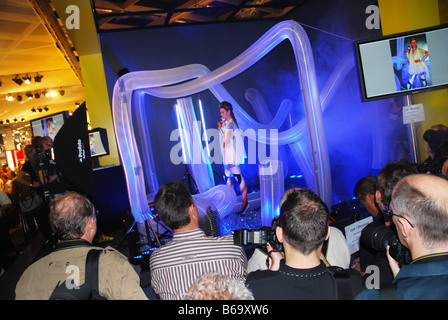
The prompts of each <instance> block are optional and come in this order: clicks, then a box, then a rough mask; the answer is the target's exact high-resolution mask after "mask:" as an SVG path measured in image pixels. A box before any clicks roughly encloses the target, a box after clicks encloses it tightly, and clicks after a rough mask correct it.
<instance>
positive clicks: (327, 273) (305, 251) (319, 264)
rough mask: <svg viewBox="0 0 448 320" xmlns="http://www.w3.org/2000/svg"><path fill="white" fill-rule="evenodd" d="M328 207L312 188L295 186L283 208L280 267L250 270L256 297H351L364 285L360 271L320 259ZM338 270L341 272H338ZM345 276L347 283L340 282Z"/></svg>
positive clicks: (250, 284) (279, 233) (326, 233)
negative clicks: (326, 263) (329, 265)
mask: <svg viewBox="0 0 448 320" xmlns="http://www.w3.org/2000/svg"><path fill="white" fill-rule="evenodd" d="M329 216H330V214H329V211H328V207H327V206H326V204H325V203H324V202H323V201H322V200H321V199H320V198H319V197H318V196H317V195H316V194H314V193H313V192H312V191H310V190H305V189H295V190H293V191H292V192H291V193H290V194H289V195H288V196H287V198H286V201H285V202H284V203H283V205H282V206H281V209H280V218H279V225H278V227H277V228H276V236H277V239H278V241H279V242H281V243H283V247H284V256H285V259H282V260H280V261H279V262H278V261H277V255H272V258H273V260H274V263H273V265H274V266H275V265H276V263H278V265H279V268H278V270H275V271H274V270H273V269H274V268H273V267H271V270H258V271H255V272H251V273H250V274H249V275H248V277H247V281H246V284H247V285H248V287H249V289H250V290H251V291H252V293H253V295H254V298H255V300H278V299H280V300H291V299H293V300H308V299H330V300H334V299H351V298H353V297H354V296H356V294H357V293H358V292H359V291H360V290H361V289H362V286H363V283H362V279H361V276H360V274H359V272H357V271H355V270H344V269H341V268H337V269H335V268H334V267H333V268H332V269H330V268H328V267H327V266H326V265H325V263H324V262H323V261H322V260H321V254H322V246H323V244H324V241H325V240H326V239H328V237H329V230H330V228H329ZM335 273H337V274H338V276H335ZM341 278H343V279H344V287H343V289H341V287H342V286H340V285H338V284H339V283H340V282H339V281H338V280H339V279H341Z"/></svg>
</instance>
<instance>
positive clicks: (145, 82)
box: [112, 21, 331, 222]
mask: <svg viewBox="0 0 448 320" xmlns="http://www.w3.org/2000/svg"><path fill="white" fill-rule="evenodd" d="M286 39H287V40H289V41H290V43H291V46H292V49H293V53H294V56H295V59H296V64H297V69H298V80H299V81H300V84H301V89H302V93H303V100H304V106H305V113H306V122H305V121H301V122H299V123H298V124H296V125H294V126H293V127H292V128H291V129H288V130H285V131H282V132H278V141H269V140H268V139H267V137H266V136H263V135H259V136H258V140H259V141H261V142H264V143H277V144H279V145H284V144H289V143H295V142H297V141H298V139H299V138H300V137H301V136H302V135H304V134H305V133H306V132H308V134H309V136H310V141H311V144H310V146H311V157H310V159H312V160H311V161H309V162H310V163H312V165H311V167H312V168H313V169H314V178H315V185H316V192H317V193H318V194H319V196H320V197H321V198H322V199H323V200H324V201H325V202H326V203H327V204H330V203H331V176H330V163H329V158H328V150H327V144H326V137H325V130H324V126H323V120H322V107H321V103H320V100H319V93H318V88H317V81H316V74H315V68H314V59H313V54H312V49H311V45H310V43H309V40H308V37H307V35H306V33H305V31H304V30H303V28H302V27H301V26H300V25H299V24H298V23H296V22H294V21H283V22H280V23H279V24H277V25H275V26H274V27H272V28H271V29H270V30H269V31H268V32H266V33H265V34H264V35H263V36H262V37H261V38H260V39H259V40H258V41H256V42H255V43H254V44H253V45H252V46H251V47H249V48H248V49H247V50H246V51H245V52H243V53H242V54H241V55H239V56H238V57H236V58H235V59H234V60H232V61H230V62H229V63H227V64H225V65H223V66H221V67H220V68H218V69H216V70H214V71H211V72H209V71H208V70H207V68H205V67H204V66H200V65H187V66H183V67H178V68H172V69H167V70H156V71H138V72H132V73H128V74H126V75H124V76H122V77H121V78H120V79H118V80H117V82H116V84H115V87H114V93H113V98H112V113H113V120H114V126H115V133H116V138H117V144H118V147H119V152H120V156H121V159H122V163H123V167H124V171H125V177H126V182H127V187H128V195H129V199H130V203H131V210H132V213H133V214H134V217H135V219H136V221H137V222H141V221H144V220H146V219H148V217H149V215H148V212H149V208H148V204H147V200H146V191H145V183H144V175H143V170H142V164H141V160H140V156H139V153H138V150H137V146H136V142H135V137H134V130H133V123H132V118H131V110H132V94H133V92H134V91H135V90H143V92H145V93H148V94H151V95H154V96H157V97H161V98H180V97H186V96H190V95H192V94H195V93H198V92H201V91H204V90H210V91H211V92H212V93H213V94H214V95H215V97H216V98H217V99H218V100H219V101H222V100H228V101H229V102H231V103H232V104H233V106H234V111H235V115H236V117H237V119H238V122H239V124H240V126H241V127H242V129H243V130H246V129H249V128H251V129H253V130H259V129H265V130H268V129H272V127H269V126H268V125H266V124H260V123H259V122H257V121H255V120H254V119H252V118H251V117H250V116H249V115H248V114H247V113H246V112H245V111H244V110H243V109H242V108H241V107H240V106H239V105H238V103H237V102H236V101H235V100H234V99H233V98H232V97H231V96H230V95H229V93H228V92H227V91H226V90H225V89H224V87H223V86H222V85H221V83H222V82H224V81H226V80H228V79H230V78H232V77H234V76H236V75H238V74H239V73H241V72H243V71H244V70H245V69H247V68H249V67H250V66H252V65H253V64H254V63H256V62H257V61H259V60H260V59H261V58H262V57H264V56H265V55H266V54H267V53H269V52H270V51H271V50H272V49H273V48H274V47H275V46H276V45H277V44H279V43H280V42H282V41H283V40H286ZM190 79H192V80H190ZM188 80H189V81H188ZM181 82H182V83H181ZM179 83H180V84H179ZM139 107H143V106H139ZM279 116H281V114H280V115H279Z"/></svg>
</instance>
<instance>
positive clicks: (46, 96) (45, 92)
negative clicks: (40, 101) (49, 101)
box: [42, 90, 50, 98]
mask: <svg viewBox="0 0 448 320" xmlns="http://www.w3.org/2000/svg"><path fill="white" fill-rule="evenodd" d="M42 94H43V95H44V96H45V98H48V97H49V96H50V94H49V93H48V92H47V90H45V91H44V92H42Z"/></svg>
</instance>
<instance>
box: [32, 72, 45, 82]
mask: <svg viewBox="0 0 448 320" xmlns="http://www.w3.org/2000/svg"><path fill="white" fill-rule="evenodd" d="M43 77H44V76H42V75H40V74H37V75H35V76H34V82H41V81H42V78H43Z"/></svg>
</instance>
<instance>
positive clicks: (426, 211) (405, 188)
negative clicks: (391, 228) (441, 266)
mask: <svg viewBox="0 0 448 320" xmlns="http://www.w3.org/2000/svg"><path fill="white" fill-rule="evenodd" d="M392 206H393V209H394V213H395V214H397V215H401V216H408V217H409V218H411V220H412V221H413V223H414V225H415V226H416V227H418V229H419V231H420V234H421V237H422V239H423V241H424V242H425V244H426V246H428V247H432V246H434V244H436V243H440V242H446V241H448V203H447V202H446V199H436V198H433V197H431V196H430V195H428V194H425V193H424V192H422V190H419V188H418V187H417V186H415V185H414V184H413V183H412V181H410V180H409V179H403V180H401V181H400V182H399V183H398V184H397V186H396V187H395V189H394V191H393V194H392Z"/></svg>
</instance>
